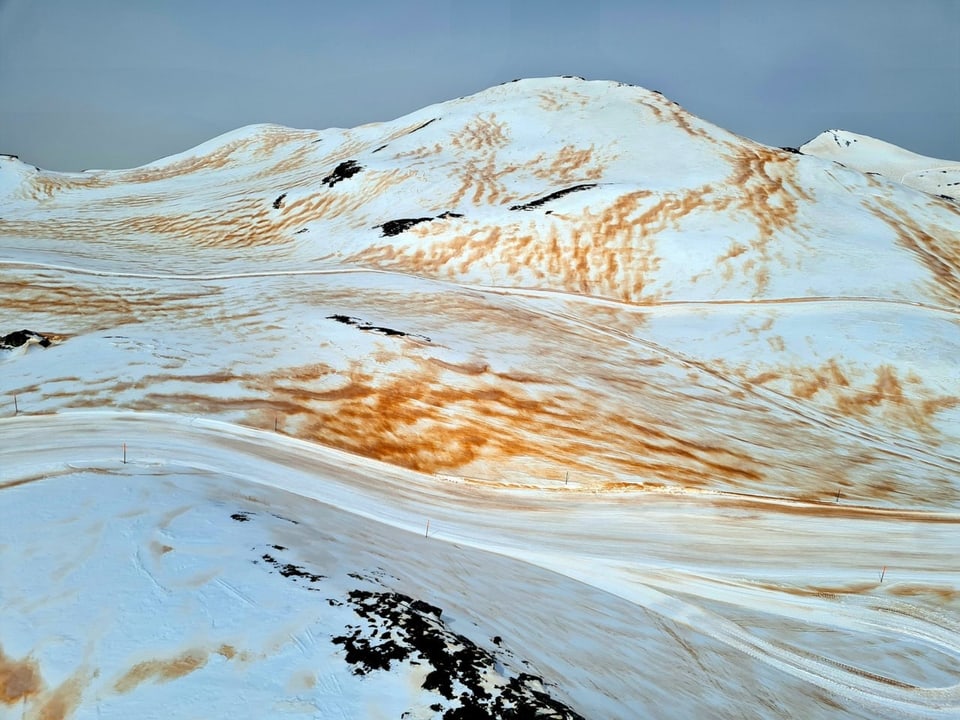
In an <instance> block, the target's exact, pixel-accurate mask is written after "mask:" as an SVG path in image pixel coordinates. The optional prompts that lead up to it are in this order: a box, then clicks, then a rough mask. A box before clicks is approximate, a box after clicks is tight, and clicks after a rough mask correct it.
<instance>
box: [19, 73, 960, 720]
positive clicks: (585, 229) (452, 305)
mask: <svg viewBox="0 0 960 720" xmlns="http://www.w3.org/2000/svg"><path fill="white" fill-rule="evenodd" d="M803 152H804V153H805V154H795V153H790V152H787V151H782V150H777V149H773V148H768V147H765V146H762V145H758V144H756V143H753V142H751V141H749V140H746V139H744V138H740V137H738V136H735V135H733V134H731V133H728V132H726V131H724V130H722V129H719V128H717V127H715V126H712V125H710V124H709V123H707V122H705V121H703V120H700V119H699V118H696V117H694V116H691V115H689V114H688V113H686V112H685V111H684V110H683V109H682V108H680V107H679V106H677V105H676V104H674V103H672V102H670V101H669V100H667V99H666V98H664V97H663V96H661V95H659V94H657V93H653V92H649V91H646V90H643V89H641V88H635V87H630V86H624V85H621V84H617V83H607V82H586V81H582V80H579V79H576V78H549V79H540V80H524V81H519V82H515V83H508V84H505V85H502V86H498V87H495V88H491V89H490V90H487V91H484V92H482V93H479V94H477V95H474V96H471V97H467V98H460V99H458V100H454V101H450V102H447V103H441V104H439V105H436V106H432V107H428V108H424V109H423V110H420V111H418V112H416V113H413V114H412V115H410V116H407V117H404V118H401V119H399V120H396V121H393V122H389V123H380V124H374V125H367V126H362V127H359V128H355V129H352V130H326V131H310V130H291V129H288V128H281V127H277V126H254V127H249V128H243V129H240V130H237V131H235V132H233V133H229V134H227V135H224V136H221V137H219V138H215V139H213V140H211V141H209V142H208V143H205V144H203V145H201V146H199V147H197V148H194V149H192V150H190V151H188V152H186V153H183V154H181V155H177V156H173V157H170V158H165V159H163V160H159V161H157V162H155V163H152V164H151V165H147V166H144V167H142V168H135V169H131V170H119V171H89V172H86V173H69V174H63V173H53V172H48V171H44V170H38V169H36V168H32V167H29V166H25V165H23V164H21V163H19V162H18V161H17V160H15V159H9V158H0V250H2V255H0V283H2V285H0V297H2V299H3V307H4V308H5V310H6V312H5V313H4V317H5V322H6V323H7V324H8V326H7V327H6V328H3V327H0V334H5V333H8V332H12V331H14V330H19V329H21V328H29V329H30V330H32V331H36V332H39V333H42V334H43V335H45V336H46V337H49V338H50V339H51V340H52V344H51V345H50V346H49V347H46V348H44V347H41V346H39V345H38V344H36V343H34V344H31V345H29V346H27V345H24V346H22V347H17V348H14V349H11V350H0V388H2V391H3V396H4V397H6V398H7V401H6V406H7V413H8V415H9V417H8V418H7V419H5V420H2V421H0V433H2V435H0V438H2V444H0V453H2V454H3V461H2V464H0V473H2V475H0V498H3V500H4V502H3V503H0V528H2V531H0V532H2V535H0V551H2V552H3V559H4V563H3V566H2V567H3V583H2V587H3V588H4V589H3V591H2V592H3V594H2V595H0V612H2V613H3V617H4V618H6V617H9V616H13V617H15V620H14V621H13V622H12V623H11V624H10V625H9V626H7V624H6V623H5V625H4V627H3V628H2V629H0V649H2V652H3V655H2V656H0V680H3V679H4V678H6V679H7V683H8V685H7V690H6V693H7V694H6V697H7V698H9V699H10V701H9V703H8V705H7V709H8V710H9V712H11V713H13V714H12V715H11V717H19V716H20V713H21V711H23V712H26V713H28V715H29V713H33V714H34V715H36V716H37V717H40V716H43V713H44V712H45V713H47V714H46V716H48V717H55V716H58V715H57V714H56V712H54V711H55V710H57V708H60V710H59V716H61V717H67V716H70V717H74V716H75V717H93V716H94V714H98V713H99V714H103V715H106V716H112V717H130V716H132V715H137V716H140V717H145V716H150V715H151V713H153V714H154V715H153V716H156V717H192V716H195V715H197V714H199V715H201V716H217V717H221V716H229V715H237V714H239V715H241V716H244V715H245V709H247V710H249V709H250V708H251V707H256V708H258V711H257V712H256V713H253V716H260V715H262V714H263V713H266V714H268V715H270V714H276V715H280V714H281V713H286V714H291V715H292V716H302V717H314V716H317V713H319V716H322V717H376V716H377V713H380V714H382V715H383V716H385V717H399V716H400V715H401V714H402V713H404V712H409V713H411V714H410V715H408V716H407V717H441V716H445V717H458V715H457V714H456V713H457V712H465V711H463V710H460V711H458V710H457V708H458V707H459V706H460V704H464V703H466V702H467V701H466V700H464V699H463V698H461V697H460V695H461V693H462V692H465V693H466V696H467V697H469V698H471V700H470V703H474V704H476V703H479V704H480V705H482V706H483V708H484V711H485V712H487V713H488V714H490V715H491V716H507V715H505V714H504V713H505V712H506V709H508V708H509V707H513V705H515V704H517V703H522V702H529V703H530V707H533V706H535V705H537V704H538V703H539V704H540V706H541V707H552V708H553V709H554V711H555V712H556V713H558V714H557V715H556V716H557V717H563V716H565V715H563V713H568V715H566V716H576V715H575V714H579V715H582V716H584V717H622V718H630V717H637V716H642V715H651V716H655V717H657V716H662V717H668V716H676V713H678V712H679V713H680V714H681V715H685V716H704V715H707V714H709V715H712V716H721V717H780V716H785V715H791V716H797V717H836V716H838V715H840V716H850V717H876V716H878V715H889V714H898V715H899V716H903V715H906V716H918V717H948V716H951V715H953V714H955V713H956V712H958V711H960V679H958V671H957V668H958V664H957V655H958V648H960V641H958V634H957V631H958V629H960V617H958V611H960V604H958V598H960V573H958V570H957V567H956V562H955V558H956V554H957V551H958V550H960V533H958V527H957V524H958V520H960V509H958V508H960V482H958V478H960V392H958V377H960V372H958V363H957V360H956V358H957V357H960V354H958V351H960V323H958V316H960V206H958V205H957V204H956V203H954V202H951V201H950V200H947V199H944V198H941V197H937V195H939V194H946V193H938V192H927V193H924V192H919V191H918V190H916V189H913V188H910V187H905V186H904V184H901V183H900V182H898V181H897V182H895V181H894V180H899V179H900V178H894V180H891V179H888V178H885V177H883V176H882V175H873V174H869V173H868V172H861V171H858V170H857V169H856V168H857V167H858V166H857V165H856V163H853V162H848V159H844V158H840V157H834V156H831V155H829V154H828V153H824V154H823V157H813V155H815V154H817V153H815V152H812V151H808V147H807V146H805V147H804V150H803ZM884 153H886V154H884ZM873 156H874V157H880V156H883V157H886V158H888V159H889V158H892V159H890V163H891V165H890V167H893V166H894V165H896V167H897V168H900V169H902V168H903V167H905V166H904V165H903V164H902V163H901V164H900V165H897V162H900V161H899V160H898V159H897V158H898V157H899V156H897V155H896V154H895V153H893V152H892V151H891V152H888V151H886V150H884V151H883V152H882V153H881V152H880V151H877V152H874V153H873ZM834 160H840V162H842V163H843V164H844V165H846V166H847V167H841V166H840V165H838V164H837V163H836V162H834ZM877 167H878V168H880V169H878V170H871V171H870V172H884V173H887V171H888V170H889V168H888V166H886V165H884V166H882V167H881V166H879V165H878V166H877ZM921 169H922V168H921ZM908 170H909V171H910V172H914V171H918V168H913V167H912V166H911V167H910V168H908ZM906 171H907V170H905V171H904V172H906ZM933 189H934V190H936V188H933ZM14 398H15V399H14ZM15 411H16V412H15ZM124 443H126V444H127V445H128V447H129V452H130V458H129V460H130V461H129V462H128V463H126V464H124V463H123V462H121V461H120V460H119V453H120V452H121V447H122V446H123V444H124ZM63 498H69V501H68V502H65V501H64V500H63ZM233 515H237V516H238V517H242V518H246V519H244V520H237V519H236V518H235V517H232V516H233ZM427 521H430V523H431V525H430V528H429V529H428V528H427V525H426V524H427ZM41 528H42V532H37V530H38V529H41ZM424 535H427V536H428V537H424ZM75 537H76V538H79V539H77V540H76V550H75V551H74V550H72V549H71V555H70V557H68V558H65V557H63V550H62V548H63V547H65V546H70V545H71V543H72V542H73V540H72V539H73V538H75ZM271 546H274V550H271V549H270V548H271ZM275 546H279V547H283V548H284V550H283V551H280V550H276V549H275ZM158 548H159V549H158ZM163 548H170V549H169V550H163ZM265 556H266V557H269V558H270V559H269V560H267V559H266V557H265ZM254 561H256V562H254ZM290 567H293V568H298V570H297V572H288V574H287V575H284V574H283V572H281V571H282V570H283V569H284V568H287V569H289V568H290ZM884 567H887V568H888V569H887V570H886V571H885V570H884V569H883V568H884ZM321 575H322V576H323V578H322V579H319V578H320V576H321ZM23 577H30V578H32V579H31V580H30V582H29V583H27V582H23V581H15V580H14V578H23ZM311 578H317V579H316V580H312V579H311ZM308 586H309V587H308ZM310 590H313V591H314V592H310ZM398 594H399V595H398ZM400 596H403V597H404V598H406V600H402V599H401V600H399V601H398V597H400ZM373 600H376V601H377V602H378V603H379V605H378V606H377V609H376V613H374V614H373V615H371V610H370V607H369V606H368V605H366V604H364V603H367V602H373ZM416 601H422V602H423V603H427V605H419V604H417V602H416ZM398 602H399V603H400V604H399V605H398V604H397V603H398ZM338 603H340V604H338ZM391 603H392V604H391ZM411 607H413V608H414V609H413V610H410V608H411ZM430 607H436V608H440V609H442V610H443V613H441V614H440V615H439V616H437V615H436V614H435V613H433V611H431V610H430V609H429V608H430ZM398 608H399V609H398ZM417 608H419V609H417ZM377 613H379V614H377ZM151 617H153V618H157V621H156V622H152V621H150V618H151ZM160 618H162V620H161V619H160ZM411 618H412V619H411ZM388 625H389V626H391V627H393V628H394V629H393V630H391V631H390V632H392V633H394V636H393V638H394V641H396V642H397V643H399V645H403V646H404V647H407V646H410V647H414V646H416V643H417V642H420V643H421V649H419V650H409V649H408V650H403V649H397V648H394V647H393V646H390V650H389V652H388V654H389V653H390V652H396V653H397V654H396V656H394V657H393V659H392V660H389V659H388V660H384V659H383V656H382V655H381V660H380V661H379V662H381V663H386V664H388V665H389V671H388V670H387V669H383V670H373V669H371V670H370V671H369V672H364V674H361V675H358V674H356V670H357V669H358V668H359V669H363V667H362V666H360V665H358V664H357V663H356V662H351V661H350V660H351V658H352V659H353V661H356V660H357V657H358V655H357V653H356V652H351V651H350V646H351V643H354V645H356V643H357V642H360V643H361V644H363V642H367V643H369V642H370V637H368V636H367V635H363V633H372V632H373V631H374V629H375V630H376V632H377V634H378V635H377V636H379V637H382V636H381V635H380V633H382V632H384V627H387V626H388ZM410 628H415V630H411V629H410ZM356 633H360V634H359V635H357V634H356ZM424 633H426V634H424ZM495 637H496V638H497V639H498V642H494V640H493V638H495ZM337 638H339V639H340V641H338V642H335V640H336V639H337ZM611 638H616V641H615V642H611ZM468 641H469V642H468ZM423 643H426V644H425V645H423ZM426 647H429V648H433V649H434V650H436V649H437V648H441V647H446V648H453V650H451V651H450V653H447V654H446V655H445V654H444V653H443V652H440V653H439V655H436V654H434V655H431V652H432V651H431V652H427V651H425V650H423V648H426ZM224 648H230V649H229V650H224ZM465 648H473V649H470V650H469V652H467V650H465ZM221 651H222V652H221ZM460 651H463V652H464V653H466V655H463V656H462V657H466V656H467V655H469V657H470V658H471V659H470V661H469V662H465V663H461V664H459V665H458V663H457V662H454V661H452V660H450V659H449V657H453V656H456V654H457V652H460ZM384 652H387V651H384ZM438 652H439V651H438ZM243 653H246V654H245V655H243ZM401 655H402V656H403V657H400V656H401ZM228 656H229V657H228ZM438 658H439V659H438ZM444 658H446V660H444ZM431 662H433V663H436V662H440V663H441V664H443V663H447V665H446V666H445V669H444V670H443V672H440V671H439V670H438V674H434V675H430V673H431V672H432V671H431V670H429V669H427V668H428V666H429V664H430V663H431ZM137 668H139V669H137ZM451 668H452V669H451ZM464 668H468V669H466V670H465V669H464ZM451 672H452V673H457V672H459V673H460V675H459V676H458V678H459V679H456V680H455V681H451V683H452V684H451V685H450V686H449V687H447V686H446V685H444V684H443V683H440V684H438V678H439V677H441V675H444V676H447V675H449V674H450V673H451ZM4 673H6V675H4ZM131 673H133V674H132V675H131ZM463 673H466V674H463ZM445 674H446V675H445ZM428 676H429V677H431V678H433V679H432V680H431V681H427V677H428ZM534 676H536V677H534ZM11 677H12V678H14V681H11V680H9V678H11ZM17 678H19V679H17ZM24 678H26V679H27V680H30V679H31V678H34V679H35V682H33V684H31V683H30V682H27V680H24ZM11 683H12V685H11ZM18 683H19V684H18ZM457 683H459V685H458V684H457ZM11 686H12V687H15V688H20V690H18V691H17V692H16V693H14V692H12V691H10V690H9V688H10V687H11ZM238 687H242V688H244V689H245V690H244V693H246V694H244V693H241V692H238V690H237V688H238ZM23 688H27V689H28V690H29V689H31V688H32V689H33V690H32V691H31V692H26V691H25V690H24V689H23ZM497 688H499V689H500V690H502V692H501V691H497V692H493V691H494V689H497ZM504 688H505V689H506V690H503V689H504ZM487 693H489V697H488V696H487ZM498 693H499V694H498ZM504 693H505V694H504ZM511 693H513V694H512V695H511ZM521 696H523V698H526V699H525V700H520V699H518V698H520V697H521ZM2 697H4V696H3V693H0V699H2ZM199 698H207V699H208V700H209V701H211V702H214V703H216V709H209V708H208V709H204V710H201V711H198V710H197V708H196V703H197V702H199ZM498 698H499V699H498ZM497 702H499V703H500V705H498V706H497V705H496V703H497ZM58 703H59V705H58ZM483 703H486V705H483ZM51 708H53V710H51ZM267 708H270V709H267ZM494 708H496V709H494ZM3 712H4V706H3V705H0V716H2V713H3ZM338 712H339V713H340V714H339V715H337V713H338ZM529 712H533V711H532V710H531V711H529ZM569 713H574V714H573V715H570V714H569ZM526 716H527V715H523V714H520V715H518V717H526ZM531 716H532V715H531Z"/></svg>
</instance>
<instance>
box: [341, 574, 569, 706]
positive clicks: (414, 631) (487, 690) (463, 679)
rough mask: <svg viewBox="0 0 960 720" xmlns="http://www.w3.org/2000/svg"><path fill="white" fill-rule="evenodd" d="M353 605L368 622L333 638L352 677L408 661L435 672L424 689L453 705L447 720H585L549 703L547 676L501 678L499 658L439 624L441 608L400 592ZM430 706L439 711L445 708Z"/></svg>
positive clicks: (358, 598) (357, 599)
mask: <svg viewBox="0 0 960 720" xmlns="http://www.w3.org/2000/svg"><path fill="white" fill-rule="evenodd" d="M348 603H349V604H350V605H351V607H352V609H353V611H354V612H355V613H356V614H357V615H358V616H359V617H360V618H362V619H363V620H364V621H365V622H364V623H363V624H361V625H360V626H347V630H348V631H349V632H348V634H346V635H341V636H337V637H334V638H332V639H331V640H332V642H333V643H334V644H336V645H342V646H343V648H344V650H345V659H346V661H347V662H348V663H349V664H350V665H353V666H354V668H353V672H354V674H356V675H367V674H369V673H372V672H376V671H378V670H387V671H389V670H390V668H391V666H392V665H393V663H394V662H400V661H404V660H409V661H410V662H411V664H422V665H426V666H427V667H428V668H430V670H429V672H428V673H427V674H426V676H425V677H424V680H423V683H422V685H421V687H422V688H423V689H424V690H430V691H433V692H436V693H437V694H439V695H441V696H442V697H443V698H444V699H445V700H446V701H447V703H446V705H447V709H446V710H445V711H444V713H443V715H442V718H443V719H444V720H472V719H473V718H483V719H485V720H486V719H493V718H496V719H498V720H502V719H510V720H527V719H530V720H534V719H535V718H540V719H543V718H556V719H558V720H574V719H577V718H582V716H581V715H579V714H578V713H577V712H576V711H574V710H573V709H572V708H569V707H567V706H566V705H564V704H563V703H561V702H560V701H558V700H555V699H553V698H551V697H550V695H549V694H548V693H547V692H546V691H545V690H544V685H543V680H542V678H539V677H537V676H535V675H530V674H527V673H520V674H518V675H516V676H514V677H507V676H504V675H502V674H501V673H499V672H498V670H497V665H498V664H497V661H496V658H495V657H494V655H492V654H491V653H490V652H488V651H487V650H484V649H483V648H480V647H478V646H477V645H475V644H474V643H473V642H472V641H471V640H470V639H469V638H467V637H464V636H463V635H459V634H457V633H454V632H452V631H450V630H449V629H448V628H447V627H446V626H445V625H444V623H443V622H442V621H441V620H440V614H441V611H440V610H439V608H434V607H433V606H432V605H429V604H428V603H425V602H422V601H417V600H414V599H413V598H411V597H409V596H407V595H403V594H401V593H396V592H371V591H368V590H351V591H350V592H349V593H348ZM424 608H430V610H428V611H425V610H424ZM434 611H436V612H434ZM455 687H456V688H457V690H456V691H455V689H454V688H455ZM430 708H431V709H432V710H433V711H434V712H437V713H439V712H440V711H441V710H443V708H444V704H443V703H434V704H432V705H431V706H430Z"/></svg>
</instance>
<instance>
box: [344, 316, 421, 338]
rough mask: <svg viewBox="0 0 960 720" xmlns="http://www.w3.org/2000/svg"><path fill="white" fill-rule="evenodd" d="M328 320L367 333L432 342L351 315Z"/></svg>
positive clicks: (416, 335) (414, 334)
mask: <svg viewBox="0 0 960 720" xmlns="http://www.w3.org/2000/svg"><path fill="white" fill-rule="evenodd" d="M326 319H327V320H336V321H337V322H338V323H343V324H344V325H352V326H353V327H355V328H357V329H358V330H366V331H367V332H375V333H379V334H381V335H388V336H396V337H412V338H419V339H420V340H423V341H425V342H430V338H428V337H427V336H426V335H418V334H416V333H408V332H404V331H403V330H394V329H393V328H388V327H381V326H379V325H371V324H370V323H368V322H367V321H366V320H362V319H360V318H358V317H351V316H349V315H327V318H326Z"/></svg>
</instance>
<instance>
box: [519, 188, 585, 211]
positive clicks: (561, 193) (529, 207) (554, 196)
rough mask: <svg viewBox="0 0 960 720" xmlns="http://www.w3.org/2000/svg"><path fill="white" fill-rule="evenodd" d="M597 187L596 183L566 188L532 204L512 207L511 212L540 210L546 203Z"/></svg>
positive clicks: (532, 201) (533, 201)
mask: <svg viewBox="0 0 960 720" xmlns="http://www.w3.org/2000/svg"><path fill="white" fill-rule="evenodd" d="M596 186H597V184H596V183H588V184H584V185H574V186H573V187H568V188H564V189H563V190H557V191H556V192H552V193H550V194H549V195H544V196H543V197H542V198H537V199H536V200H531V201H530V202H528V203H524V204H523V205H511V206H510V209H511V210H533V209H534V208H538V207H540V206H541V205H545V204H546V203H548V202H550V201H552V200H556V199H557V198H562V197H563V196H564V195H569V194H570V193H575V192H580V191H581V190H589V189H590V188H595V187H596Z"/></svg>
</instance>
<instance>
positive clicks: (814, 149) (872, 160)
mask: <svg viewBox="0 0 960 720" xmlns="http://www.w3.org/2000/svg"><path fill="white" fill-rule="evenodd" d="M800 151H801V152H802V153H804V154H806V155H815V156H816V157H820V158H824V159H826V160H835V161H837V162H839V163H842V164H844V165H846V166H847V167H851V168H855V169H857V170H860V171H861V172H865V173H870V174H875V175H883V176H884V177H887V178H889V179H890V180H894V181H895V182H898V183H902V184H904V185H907V186H908V187H912V188H915V189H917V190H922V191H923V192H927V193H932V194H934V195H943V196H947V197H949V198H952V199H955V200H960V162H955V161H951V160H940V159H938V158H932V157H927V156H925V155H918V154H917V153H914V152H910V151H909V150H905V149H904V148H902V147H898V146H897V145H894V144H892V143H888V142H884V141H883V140H878V139H876V138H872V137H870V136H868V135H858V134H857V133H852V132H848V131H846V130H827V131H825V132H822V133H820V134H819V135H817V137H815V138H814V139H813V140H811V141H810V142H808V143H806V144H805V145H803V146H802V147H801V148H800Z"/></svg>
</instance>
